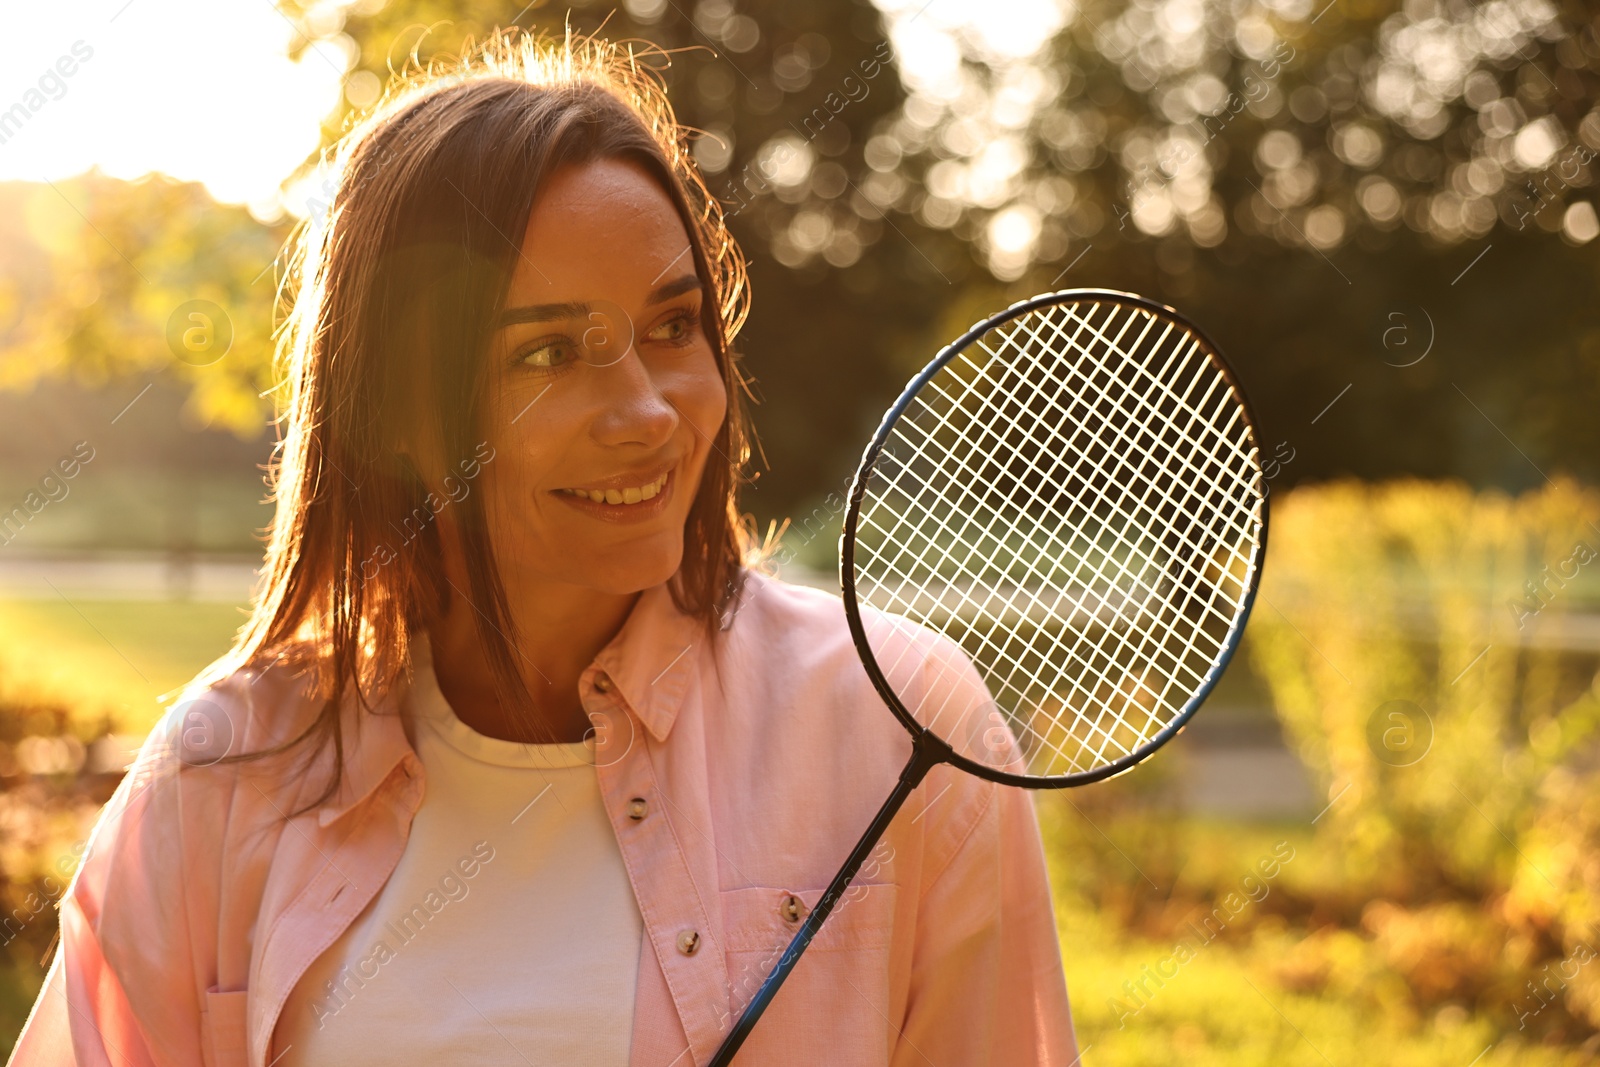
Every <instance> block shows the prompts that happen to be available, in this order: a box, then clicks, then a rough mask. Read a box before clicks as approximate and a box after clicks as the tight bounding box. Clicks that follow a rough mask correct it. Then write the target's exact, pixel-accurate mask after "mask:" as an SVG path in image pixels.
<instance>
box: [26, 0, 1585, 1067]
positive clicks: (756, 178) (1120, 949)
mask: <svg viewBox="0 0 1600 1067" xmlns="http://www.w3.org/2000/svg"><path fill="white" fill-rule="evenodd" d="M24 17H26V18H33V19H35V20H36V24H34V25H32V26H31V27H23V30H24V31H25V32H21V33H20V34H19V35H18V38H17V39H18V40H20V41H23V42H25V48H24V50H23V52H22V53H20V54H19V58H18V60H17V62H16V63H14V64H11V66H12V67H13V68H14V69H13V70H12V71H9V72H7V73H6V74H5V76H4V80H0V178H7V179H10V180H4V181H0V514H4V513H12V514H13V515H15V514H19V513H17V512H16V511H15V508H14V505H15V506H20V507H21V508H22V509H23V512H24V513H25V515H24V518H23V520H22V521H13V522H12V524H11V525H10V526H6V527H5V528H4V530H3V533H0V912H3V913H4V916H8V917H9V918H0V944H3V945H4V950H3V952H0V1051H4V1050H8V1049H9V1047H10V1045H11V1043H12V1042H13V1041H14V1038H15V1034H16V1033H17V1031H18V1030H19V1029H20V1027H21V1024H22V1022H23V1019H24V1017H25V1014H26V1012H27V1009H28V1006H29V1005H30V1004H31V1002H32V999H33V996H34V994H35V992H36V990H37V988H38V985H39V982H40V980H41V978H42V974H43V970H42V967H41V959H42V958H43V957H44V955H45V953H46V951H47V949H48V947H49V945H50V943H51V940H52V937H53V935H54V912H53V909H52V907H51V905H52V904H53V902H54V901H55V900H56V899H58V898H59V895H60V892H61V890H62V888H63V886H64V884H65V877H64V875H65V874H67V873H70V871H71V869H72V862H73V858H74V856H75V854H76V853H75V851H74V846H78V847H79V848H81V842H82V840H83V837H84V835H85V834H86V832H87V830H88V828H89V827H90V825H91V824H92V821H93V818H94V815H95V812H96V810H97V807H98V805H99V804H101V803H103V802H104V800H105V799H106V798H107V797H108V796H109V795H110V791H111V790H112V789H113V788H114V786H115V784H116V782H117V780H118V778H119V776H120V773H121V769H122V768H123V767H124V766H125V765H126V763H127V762H128V760H129V758H130V753H131V750H132V749H133V748H135V747H137V745H138V744H139V742H140V741H141V739H142V737H143V735H144V733H145V732H146V731H147V730H148V729H149V727H150V725H151V724H152V723H153V722H154V720H155V718H156V717H157V716H158V715H159V714H160V712H161V710H162V707H163V705H162V704H161V703H160V700H161V699H162V698H163V697H165V698H166V699H167V700H169V701H170V698H171V696H172V695H173V694H174V693H175V691H176V689H177V688H178V687H180V686H181V685H182V684H183V683H184V682H185V681H187V680H188V678H190V677H191V676H192V675H193V674H194V673H195V672H196V671H197V670H198V669H199V668H201V667H202V666H204V665H205V664H206V663H207V662H209V661H210V660H211V659H213V658H214V657H215V656H217V655H218V654H220V653H221V652H222V651H223V650H224V649H225V647H226V646H227V644H228V643H229V640H230V637H231V634H232V632H233V631H234V629H235V628H236V627H237V626H238V625H239V623H240V621H241V620H242V606H243V605H244V604H245V603H246V601H247V599H248V595H249V589H250V582H251V572H252V568H253V566H254V561H255V559H256V558H257V557H258V556H259V552H260V547H261V538H260V533H261V530H262V528H263V527H264V526H265V524H266V523H267V521H268V520H269V518H270V507H269V506H268V505H267V504H265V503H264V496H265V489H264V486H263V483H262V467H263V465H264V464H266V463H267V462H268V460H269V459H270V455H271V445H272V441H273V430H272V427H271V423H270V409H269V406H268V402H267V401H266V400H264V399H263V396H264V394H265V393H266V391H267V390H268V389H269V388H270V386H271V382H272V380H271V373H270V363H269V356H270V349H271V330H272V324H273V321H274V306H275V300H276V297H277V293H276V284H277V281H278V277H279V275H280V274H281V272H282V267H283V263H282V261H281V259H279V258H278V256H279V250H280V248H281V246H282V243H283V241H284V240H285V238H286V237H287V236H288V234H289V232H290V229H291V228H292V227H293V226H294V225H296V224H297V223H301V222H302V221H303V220H304V224H306V225H319V224H321V223H322V221H323V220H324V219H325V216H326V212H327V210H328V207H329V203H330V201H331V194H332V191H333V189H334V188H335V186H334V185H333V183H332V180H331V178H330V176H329V175H328V174H327V172H326V171H325V170H323V169H322V168H321V166H320V163H319V149H320V147H322V146H325V145H327V144H328V143H331V141H332V140H333V139H334V138H336V137H337V135H338V133H339V131H340V130H341V129H342V128H343V127H344V124H345V122H346V121H347V119H348V117H349V116H350V115H351V114H352V113H354V112H357V111H359V110H360V109H361V108H363V107H366V106H369V105H370V104H371V103H372V102H373V101H375V100H376V99H377V98H378V95H379V93H380V92H381V90H382V88H383V85H384V83H385V81H386V79H387V77H388V72H389V70H390V69H391V68H398V67H402V66H404V65H405V64H406V63H407V62H411V61H414V60H417V59H420V60H423V61H426V60H427V59H428V58H429V57H431V56H437V55H448V54H450V53H452V52H455V51H457V50H458V49H459V48H460V47H461V46H462V43H463V41H464V40H466V39H467V38H469V37H481V36H482V35H483V34H485V33H487V32H489V31H490V30H492V29H493V28H495V27H509V26H517V27H521V28H528V29H544V30H547V31H556V32H559V30H560V29H561V27H562V25H563V24H564V23H567V22H570V24H571V26H572V27H573V28H574V29H577V30H585V31H593V30H596V29H597V28H600V27H602V26H603V28H604V29H603V32H604V33H605V34H606V35H607V36H611V37H614V38H622V37H636V38H641V39H643V40H646V41H649V42H652V43H653V44H654V45H657V46H660V48H662V49H667V50H670V56H661V55H655V56H654V57H652V58H650V59H648V60H647V61H648V62H650V63H651V64H652V65H656V66H660V67H661V68H662V73H663V76H664V78H665V79H666V81H667V83H668V85H669V87H670V92H671V94H672V97H673V100H674V102H675V104H676V106H677V108H678V109H679V114H680V117H681V118H682V119H683V120H684V121H686V122H687V123H689V124H690V125H692V126H694V127H695V128H696V129H698V130H700V131H702V135H701V136H700V137H699V138H698V139H697V141H696V145H695V155H696V158H697V159H698V161H699V163H700V165H701V167H702V169H703V171H704V172H705V174H706V177H707V182H708V184H709V185H710V187H711V189H712V191H713V192H714V193H716V194H717V195H718V196H719V197H720V198H721V199H722V200H723V201H724V203H725V204H727V205H728V210H729V212H730V214H731V215H732V223H731V225H732V228H733V229H734V231H735V233H736V236H737V237H738V238H739V239H740V240H741V242H742V243H743V245H744V248H745V250H746V252H747V253H748V255H749V256H750V258H751V261H752V265H751V278H752V284H753V291H754V305H753V311H752V314H751V317H750V320H749V324H748V327H747V329H746V330H745V332H744V334H743V335H742V338H741V341H740V346H739V347H740V349H741V351H742V352H743V354H744V357H745V362H746V367H747V369H748V370H749V372H750V373H751V374H752V375H753V376H754V378H755V382H756V385H755V390H756V396H757V398H758V400H759V403H758V405H757V407H756V410H755V419H756V426H757V429H758V432H759V434H760V439H761V443H762V462H761V463H760V464H759V465H758V468H759V478H758V480H757V481H756V483H755V484H754V485H753V486H752V487H751V489H750V491H749V493H748V496H747V506H748V508H749V510H750V511H751V513H752V514H753V515H754V516H755V517H756V519H757V521H758V522H759V523H760V524H761V525H762V526H763V527H764V526H765V525H766V523H767V522H768V521H771V520H780V521H781V520H783V519H790V520H792V525H791V527H790V529H789V532H788V535H787V539H788V543H789V545H790V547H791V548H792V549H793V550H794V562H793V563H792V564H791V565H790V566H789V574H788V576H789V577H791V578H794V579H796V580H801V581H810V582H815V583H818V584H822V585H827V584H828V583H829V582H830V581H831V580H832V570H833V568H834V556H833V554H834V551H835V542H836V531H837V526H838V523H839V518H840V515H839V510H838V499H839V494H840V492H841V490H842V488H843V487H844V486H845V485H846V484H847V481H848V478H849V475H850V473H851V471H852V470H853V468H854V465H855V460H856V458H857V455H858V453H859V449H860V447H861V445H862V444H863V443H864V442H865V440H866V438H867V436H868V434H869V432H870V430H871V428H872V427H873V426H874V425H875V424H876V421H877V419H878V417H879V415H880V413H881V412H882V410H883V407H884V406H885V404H886V403H887V401H888V400H889V399H891V398H892V397H893V396H894V395H895V394H896V393H897V392H898V390H899V388H900V387H901V385H902V384H903V383H904V381H905V380H906V378H907V377H909V376H910V374H911V373H912V372H913V371H914V370H915V369H916V368H917V367H919V366H920V365H921V364H922V363H923V362H925V361H926V360H927V359H928V358H929V357H930V356H931V354H932V353H933V352H934V351H935V350H936V348H937V347H938V345H939V344H940V343H941V342H942V341H944V340H947V339H948V338H950V337H953V336H955V335H956V334H957V333H958V332H959V331H960V330H962V329H964V328H965V327H966V326H968V325H969V324H970V323H972V322H973V321H975V320H976V319H978V318H981V317H982V316H983V315H985V314H987V313H989V312H992V311H994V310H997V309H999V308H1001V307H1004V306H1005V305H1007V304H1008V303H1010V302H1012V301H1013V300H1016V299H1019V298H1021V297H1023V296H1026V295H1029V294H1032V293H1035V292H1039V291H1044V290H1050V289H1058V288H1066V287H1088V286H1093V287H1101V288H1117V289H1126V290H1132V291H1136V292H1141V293H1144V294H1147V295H1149V296H1152V297H1155V298H1157V299H1159V300H1162V301H1165V302H1167V303H1170V304H1172V305H1174V306H1176V307H1178V308H1179V309H1181V310H1183V311H1184V312H1185V313H1187V314H1188V315H1189V316H1191V317H1192V318H1194V319H1195V320H1196V321H1198V322H1199V323H1200V324H1201V325H1202V327H1203V328H1205V329H1206V330H1207V331H1208V332H1210V333H1211V334H1213V335H1214V337H1215V338H1216V339H1217V340H1218V342H1219V344H1220V346H1221V347H1222V349H1223V351H1224V352H1225V353H1226V354H1227V355H1228V356H1229V358H1230V359H1231V361H1232V362H1233V364H1234V365H1235V366H1236V368H1237V370H1238V374H1239V377H1240V379H1241V381H1242V382H1243V385H1244V387H1245V389H1246V390H1247V392H1248V393H1249V395H1250V397H1251V399H1252V401H1253V404H1254V407H1255V409H1256V411H1257V413H1258V416H1259V421H1260V423H1261V427H1260V428H1261V432H1262V440H1263V443H1264V445H1265V448H1266V451H1267V452H1268V454H1269V463H1268V474H1269V476H1270V478H1271V483H1270V484H1271V491H1272V498H1271V499H1272V505H1273V529H1272V543H1271V548H1270V554H1269V558H1268V563H1267V569H1266V578H1265V583H1264V586H1263V591H1262V592H1263V595H1262V597H1261V600H1260V602H1259V604H1258V606H1257V608H1256V612H1255V616H1254V618H1253V619H1252V622H1251V624H1250V627H1249V630H1248V632H1247V634H1246V638H1245V645H1244V648H1243V651H1242V654H1241V656H1240V658H1239V660H1238V661H1237V662H1236V663H1235V665H1234V666H1233V668H1232V669H1231V670H1230V672H1229V673H1228V675H1227V676H1226V677H1225V680H1224V683H1223V685H1222V686H1221V687H1220V689H1219V690H1218V692H1217V693H1216V694H1215V695H1214V696H1213V697H1212V698H1211V700H1210V702H1209V703H1208V704H1207V706H1206V707H1205V708H1203V709H1202V711H1201V712H1200V714H1199V715H1198V716H1197V717H1196V719H1195V721H1194V723H1193V724H1192V726H1191V727H1190V728H1189V729H1188V730H1187V731H1186V732H1185V733H1184V734H1183V735H1182V736H1181V737H1180V738H1179V739H1178V740H1177V741H1175V742H1174V743H1173V744H1171V745H1170V746H1168V748H1167V749H1165V750H1164V751H1163V753H1162V754H1161V756H1160V757H1159V758H1158V759H1156V760H1154V761H1152V762H1151V763H1150V764H1149V765H1148V766H1145V767H1142V768H1140V769H1139V770H1138V771H1136V772H1135V773H1133V774H1131V775H1127V776H1124V777H1122V778H1120V779H1117V780H1115V781H1113V782H1110V783H1105V784H1102V785H1096V786H1093V787H1090V788H1087V789H1082V790H1072V791H1067V792H1065V793H1052V794H1049V795H1040V796H1038V798H1037V803H1038V809H1039V813H1040V819H1041V823H1042V826H1043V829H1044V833H1045V839H1046V846H1047V850H1048V852H1049V857H1050V860H1051V867H1052V877H1053V880H1054V887H1055V893H1056V900H1057V904H1058V922H1059V926H1060V934H1061V943H1062V952H1063V957H1064V959H1065V963H1066V969H1067V977H1068V986H1069V990H1070V992H1071V995H1072V998H1073V1002H1074V1014H1075V1018H1076V1021H1077V1025H1078V1030H1079V1035H1080V1041H1081V1044H1082V1046H1083V1048H1084V1056H1083V1061H1084V1062H1085V1063H1087V1064H1091V1065H1095V1067H1121V1065H1133V1064H1167V1063H1171V1062H1175V1061H1182V1062H1185V1063H1193V1064H1230V1065H1233V1064H1237V1065H1251V1067H1253V1065H1262V1067H1265V1065H1269V1064H1270V1065H1272V1067H1286V1065H1301V1064H1305V1065H1316V1064H1338V1065H1341V1067H1342V1065H1344V1064H1365V1063H1374V1062H1381V1063H1387V1064H1402V1065H1410V1064H1416V1065H1422V1064H1429V1065H1434V1064H1437V1065H1443V1067H1471V1065H1473V1064H1482V1065H1485V1067H1487V1065H1508V1064H1519V1065H1556V1064H1576V1063H1586V1062H1592V1061H1593V1060H1594V1059H1595V1058H1596V1056H1597V1054H1600V1037H1597V1034H1600V961H1595V960H1594V958H1593V957H1594V956H1595V947H1594V946H1595V945H1596V944H1597V939H1600V777H1597V775H1596V773H1595V772H1596V770H1597V769H1600V768H1597V763H1600V759H1597V751H1600V749H1597V738H1600V677H1597V673H1596V672H1597V667H1600V581H1597V579H1596V575H1597V574H1600V567H1595V566H1591V565H1590V564H1591V563H1593V562H1594V560H1595V559H1596V556H1597V553H1600V526H1597V525H1596V524H1597V523H1600V492H1597V491H1596V489H1595V488H1593V487H1594V486H1595V484H1596V480H1597V478H1600V447H1597V445H1600V418H1597V417H1596V400H1597V398H1600V388H1597V385H1600V269H1597V268H1600V257H1597V255H1596V250H1597V249H1600V244H1597V243H1596V241H1595V239H1596V237H1597V236H1600V218H1597V214H1596V207H1595V201H1596V197H1595V185H1594V180H1595V174H1596V169H1595V167H1594V165H1593V163H1592V160H1593V157H1594V156H1595V154H1596V153H1597V152H1600V18H1597V16H1596V15H1594V14H1593V13H1592V12H1591V11H1589V10H1586V9H1585V5H1584V4H1582V3H1578V2H1565V3H1558V2H1553V0H1481V2H1469V0H1406V2H1405V3H1395V2H1393V0H1079V2H1073V0H984V2H981V3H980V2H977V0H877V3H869V2H867V0H807V2H805V3H795V2H792V0H791V2H779V0H698V2H696V0H625V2H620V3H610V2H607V3H588V4H584V3H573V4H572V5H571V6H570V7H569V6H560V5H555V4H551V3H545V2H539V0H535V3H532V4H529V5H527V6H526V7H524V6H523V5H522V4H521V3H519V2H494V0H462V2H458V3H448V2H444V0H387V2H385V0H355V2H318V3H302V2H300V0H278V2H277V3H276V4H274V2H273V0H226V3H223V4H213V5H211V6H209V7H207V6H205V5H200V4H194V3H189V2H187V0H131V2H128V0H114V2H107V3H90V4H86V5H76V6H74V9H73V11H72V12H70V13H66V12H55V13H51V14H48V15H43V14H37V13H36V14H31V15H28V16H24ZM263 57H265V58H263ZM35 60H36V62H35ZM69 71H70V72H69ZM7 109H9V110H7ZM279 112H283V113H286V114H287V113H292V115H291V116H290V118H289V119H288V120H283V121H276V122H267V121H265V120H262V119H260V118H259V117H260V116H262V115H268V116H271V115H276V114H278V113H279ZM296 124H298V125H296ZM285 129H289V130H291V131H292V135H286V134H284V133H283V132H282V131H283V130H285ZM161 137H165V138H166V139H167V142H168V143H170V144H173V145H175V146H177V147H176V148H174V149H173V150H172V151H171V153H170V159H171V162H170V163H169V164H164V165H162V166H160V167H157V168H155V170H154V171H152V170H151V166H150V165H149V164H147V163H143V162H141V161H140V157H138V155H137V153H136V152H133V151H132V150H130V149H129V148H128V145H129V144H130V143H133V142H135V141H139V142H144V141H150V142H153V141H155V140H157V139H159V138H161ZM274 138H276V139H275V140H274ZM147 171H151V172H149V173H147ZM195 301H204V302H207V303H206V304H195V303H193V302H195ZM195 308H203V309H204V308H215V309H220V311H221V316H220V317H219V318H216V319H215V321H214V323H213V325H214V326H215V328H216V329H218V330H223V331H225V337H221V338H218V337H213V338H209V339H207V340H206V341H205V342H204V344H202V346H201V351H200V353H199V355H197V354H196V351H195V349H194V348H193V347H185V344H184V340H183V338H182V336H181V332H182V331H181V328H178V327H174V323H178V324H185V323H188V322H191V321H193V320H190V319H189V318H188V317H187V315H188V313H189V311H192V310H194V309H195ZM218 353H221V354H220V355H219V354H218ZM69 469H70V470H71V471H72V474H71V476H70V477H68V476H67V475H66V473H65V472H66V471H67V470H69ZM1268 872H1270V874H1269V873H1268ZM930 1051H931V1050H930ZM934 1055H935V1059H937V1056H936V1053H935V1054H934Z"/></svg>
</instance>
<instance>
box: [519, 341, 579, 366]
mask: <svg viewBox="0 0 1600 1067" xmlns="http://www.w3.org/2000/svg"><path fill="white" fill-rule="evenodd" d="M577 358H578V349H577V346H576V345H574V344H573V343H572V342H571V341H569V340H567V339H566V338H564V337H563V338H559V339H557V340H552V341H545V342H543V343H542V344H538V345H535V346H533V347H532V348H527V349H524V350H523V351H522V354H521V355H520V356H518V357H517V362H518V363H521V364H523V365H525V366H529V367H533V368H535V369H538V370H554V369H556V368H558V367H564V366H566V365H567V364H569V363H573V362H576V361H577Z"/></svg>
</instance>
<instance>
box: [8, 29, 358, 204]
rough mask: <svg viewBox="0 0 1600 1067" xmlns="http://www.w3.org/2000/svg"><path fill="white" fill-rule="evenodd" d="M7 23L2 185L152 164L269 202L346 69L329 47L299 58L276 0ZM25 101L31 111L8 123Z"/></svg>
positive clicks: (233, 194) (310, 139)
mask: <svg viewBox="0 0 1600 1067" xmlns="http://www.w3.org/2000/svg"><path fill="white" fill-rule="evenodd" d="M6 28H7V42H6V43H7V45H8V48H7V61H6V63H5V64H3V65H0V136H5V139H4V141H3V142H0V180H15V179H24V180H29V181H39V180H42V179H47V178H48V179H52V180H54V179H58V178H63V177H68V176H70V175H73V174H80V173H82V172H83V171H85V170H88V169H89V168H90V167H91V166H99V167H100V169H101V170H103V171H105V172H106V173H108V174H111V175H113V176H115V177H119V178H136V177H139V176H140V175H142V174H146V173H148V172H150V171H153V170H154V171H162V172H164V173H166V174H170V175H172V176H173V177H175V178H179V179H183V180H189V181H201V182H204V183H205V185H206V186H207V188H208V189H209V191H210V192H211V194H212V195H213V196H214V197H216V198H217V199H219V200H224V201H228V202H230V203H242V204H252V203H253V204H257V205H262V204H265V203H267V202H270V201H272V200H274V199H275V197H276V191H277V188H278V185H279V183H280V182H281V181H282V179H283V178H284V177H286V176H287V175H288V174H289V173H290V172H292V171H293V170H294V169H295V167H296V166H298V165H299V164H300V163H301V162H302V161H304V160H305V158H306V157H307V156H308V155H309V154H310V153H312V152H314V151H316V149H317V146H318V143H319V129H318V127H319V123H320V122H321V120H322V118H323V117H324V116H326V115H327V114H329V113H330V112H331V111H332V110H333V107H334V104H335V103H336V102H337V100H338V98H339V92H340V80H341V77H342V75H343V71H344V63H345V60H344V58H343V56H342V55H340V54H339V53H338V52H337V51H336V50H335V49H333V48H331V47H328V46H324V47H323V48H322V49H320V50H317V51H314V52H311V53H308V54H307V55H305V56H304V57H303V58H302V60H301V61H300V62H293V61H291V60H290V59H289V58H288V55H287V53H288V48H289V45H290V42H291V40H292V39H293V38H294V35H295V31H294V29H293V27H292V26H291V25H290V24H289V23H288V22H287V21H285V19H284V17H283V16H282V15H281V14H280V13H279V12H278V10H277V9H276V8H275V7H274V6H273V5H272V3H271V2H270V0H131V2H130V0H89V2H87V3H74V4H67V3H61V2H57V0H51V2H48V3H44V2H29V3H19V4H8V5H7V10H6ZM85 57H86V58H85ZM63 60H65V61H64V62H63ZM58 64H60V65H59V66H58ZM68 70H70V71H72V73H71V74H70V75H69V74H65V73H64V72H65V71H68ZM41 79H42V80H43V84H42V85H41ZM41 98H42V100H43V103H42V106H40V100H41ZM17 104H22V105H23V106H24V108H25V109H26V110H27V111H28V112H29V117H28V118H27V120H26V121H25V122H22V123H21V124H20V128H16V129H9V128H7V127H6V126H5V125H4V124H3V116H4V115H5V113H6V112H8V111H12V113H13V114H15V112H14V111H13V110H12V109H13V108H14V107H15V105H17ZM268 214H270V212H268Z"/></svg>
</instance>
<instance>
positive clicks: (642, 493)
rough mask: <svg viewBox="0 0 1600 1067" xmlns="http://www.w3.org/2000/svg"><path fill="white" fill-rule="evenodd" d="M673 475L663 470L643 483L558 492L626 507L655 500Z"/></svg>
mask: <svg viewBox="0 0 1600 1067" xmlns="http://www.w3.org/2000/svg"><path fill="white" fill-rule="evenodd" d="M671 475H672V472H671V471H670V470H669V471H663V472H662V474H661V476H660V477H658V478H656V479H655V480H654V481H650V482H646V483H645V484H643V485H630V486H626V487H621V488H611V489H558V490H556V492H558V493H566V494H568V495H569V496H575V497H579V498H581V499H583V500H588V501H590V502H592V503H595V504H610V505H612V506H616V505H619V504H620V505H622V506H624V507H626V506H631V505H634V504H642V503H644V502H645V501H647V500H654V499H655V498H656V496H657V495H659V494H660V493H661V491H662V490H664V489H665V488H666V487H667V479H668V478H669V477H671Z"/></svg>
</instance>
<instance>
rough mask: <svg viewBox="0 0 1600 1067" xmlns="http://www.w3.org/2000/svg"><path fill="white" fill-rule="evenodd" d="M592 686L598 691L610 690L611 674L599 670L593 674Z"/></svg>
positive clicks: (607, 691)
mask: <svg viewBox="0 0 1600 1067" xmlns="http://www.w3.org/2000/svg"><path fill="white" fill-rule="evenodd" d="M594 687H595V690H596V691H597V692H600V693H609V692H611V675H609V674H607V673H606V672H605V671H601V672H600V673H599V674H597V675H595V676H594Z"/></svg>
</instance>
